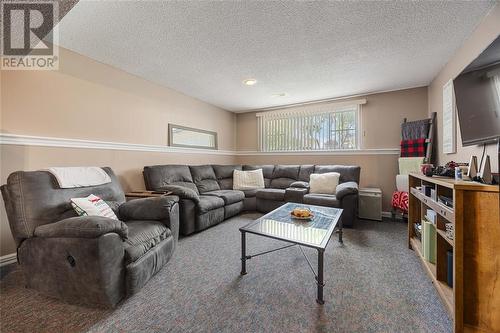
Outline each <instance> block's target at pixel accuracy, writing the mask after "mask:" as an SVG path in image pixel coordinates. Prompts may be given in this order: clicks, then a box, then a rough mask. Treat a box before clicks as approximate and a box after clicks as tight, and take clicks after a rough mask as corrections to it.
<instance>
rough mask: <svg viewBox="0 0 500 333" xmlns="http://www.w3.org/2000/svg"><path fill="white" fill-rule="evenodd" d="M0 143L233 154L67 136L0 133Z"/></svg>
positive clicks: (220, 153) (220, 151) (231, 153)
mask: <svg viewBox="0 0 500 333" xmlns="http://www.w3.org/2000/svg"><path fill="white" fill-rule="evenodd" d="M0 144H2V145H21V146H43V147H60V148H83V149H110V150H129V151H142V152H157V153H181V154H209V155H233V154H234V153H233V151H231V150H209V149H197V148H181V147H170V146H167V145H165V146H161V145H145V144H137V143H124V142H109V141H96V140H81V139H68V138H53V137H44V136H31V135H19V134H7V133H0Z"/></svg>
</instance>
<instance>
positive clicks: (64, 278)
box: [1, 168, 179, 307]
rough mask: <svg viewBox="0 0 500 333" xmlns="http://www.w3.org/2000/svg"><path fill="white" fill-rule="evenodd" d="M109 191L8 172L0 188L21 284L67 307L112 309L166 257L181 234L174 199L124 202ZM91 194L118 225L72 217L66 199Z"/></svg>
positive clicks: (116, 188)
mask: <svg viewBox="0 0 500 333" xmlns="http://www.w3.org/2000/svg"><path fill="white" fill-rule="evenodd" d="M103 169H104V170H105V171H106V173H108V175H109V176H110V177H111V180H112V182H111V183H108V184H103V185H98V186H89V187H80V188H71V189H61V188H59V186H58V183H57V181H56V179H55V177H54V176H53V175H52V174H50V173H49V172H46V171H33V172H23V171H18V172H14V173H12V174H11V175H10V176H9V177H8V179H7V184H6V185H3V186H2V187H1V191H2V195H3V199H4V201H5V207H6V211H7V216H8V218H9V223H10V228H11V231H12V234H13V235H14V238H15V241H16V244H17V258H18V263H19V265H20V266H21V268H22V270H23V273H24V276H25V280H26V285H27V287H29V288H33V289H36V290H38V291H40V292H41V293H43V294H46V295H49V296H52V297H56V298H60V299H62V300H65V301H67V302H70V303H84V304H91V305H98V306H107V307H109V306H115V305H116V304H117V303H118V302H119V301H120V300H122V299H123V298H124V297H126V296H129V295H131V294H134V293H135V292H137V291H139V290H140V289H141V288H142V287H143V286H144V285H145V284H146V282H147V281H148V280H149V279H150V278H151V277H152V276H153V275H154V274H155V273H157V272H158V271H159V270H160V269H161V268H162V267H163V265H165V264H166V263H167V262H168V261H169V260H170V258H171V256H172V254H173V252H174V250H175V247H176V244H177V240H178V235H179V208H178V204H177V202H178V197H176V196H164V197H158V198H145V199H135V200H132V201H129V202H125V195H124V193H123V190H122V188H121V186H120V184H119V182H118V180H117V178H116V176H115V175H114V173H113V171H112V170H111V169H110V168H103ZM90 194H95V195H97V196H99V197H101V198H102V199H103V200H105V201H106V202H107V203H108V204H109V205H110V206H111V207H112V209H113V210H114V212H115V213H116V215H117V217H118V218H119V219H120V220H115V219H109V218H106V217H97V216H80V217H79V216H77V215H76V213H75V212H74V210H73V208H72V207H71V204H70V198H74V197H86V196H88V195H90Z"/></svg>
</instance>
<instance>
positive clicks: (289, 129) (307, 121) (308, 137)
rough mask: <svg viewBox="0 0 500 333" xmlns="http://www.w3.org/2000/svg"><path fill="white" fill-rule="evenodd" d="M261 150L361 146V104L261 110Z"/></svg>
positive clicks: (335, 148)
mask: <svg viewBox="0 0 500 333" xmlns="http://www.w3.org/2000/svg"><path fill="white" fill-rule="evenodd" d="M257 116H258V130H259V139H260V149H261V151H308V150H310V151H315V150H317V151H324V150H346V149H358V148H359V138H358V137H359V135H358V134H359V105H357V104H356V105H351V106H345V107H342V108H332V109H330V110H324V109H323V110H316V111H311V110H309V111H303V112H300V111H299V112H288V113H287V112H269V113H261V114H258V115H257Z"/></svg>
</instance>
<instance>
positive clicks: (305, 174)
mask: <svg viewBox="0 0 500 333" xmlns="http://www.w3.org/2000/svg"><path fill="white" fill-rule="evenodd" d="M313 172H314V165H312V164H311V165H307V164H305V165H301V166H300V170H299V179H298V180H299V181H301V182H308V181H309V177H310V176H311V173H313Z"/></svg>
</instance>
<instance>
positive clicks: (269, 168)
mask: <svg viewBox="0 0 500 333" xmlns="http://www.w3.org/2000/svg"><path fill="white" fill-rule="evenodd" d="M257 169H262V175H263V176H264V186H265V187H266V188H268V187H270V186H271V179H272V178H273V171H274V165H272V164H267V165H248V164H247V165H243V170H244V171H246V170H257Z"/></svg>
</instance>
